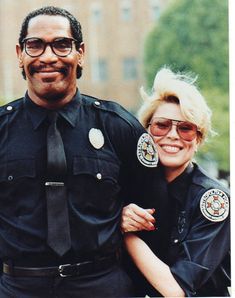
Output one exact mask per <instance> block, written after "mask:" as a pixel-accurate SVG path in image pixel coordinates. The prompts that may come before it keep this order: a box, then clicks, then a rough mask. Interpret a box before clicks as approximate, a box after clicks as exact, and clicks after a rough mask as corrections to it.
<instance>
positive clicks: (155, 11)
mask: <svg viewBox="0 0 235 298" xmlns="http://www.w3.org/2000/svg"><path fill="white" fill-rule="evenodd" d="M149 9H150V18H151V20H153V21H155V20H158V19H159V17H160V14H161V9H160V5H159V1H158V0H150V1H149Z"/></svg>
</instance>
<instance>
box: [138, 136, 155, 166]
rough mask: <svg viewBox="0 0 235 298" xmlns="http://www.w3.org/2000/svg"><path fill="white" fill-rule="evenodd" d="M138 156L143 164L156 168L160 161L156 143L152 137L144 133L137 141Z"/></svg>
mask: <svg viewBox="0 0 235 298" xmlns="http://www.w3.org/2000/svg"><path fill="white" fill-rule="evenodd" d="M137 157H138V160H139V161H140V162H141V163H142V165H144V166H146V167H149V168H155V167H156V166H157V163H158V153H157V148H156V146H155V144H154V141H153V139H152V137H151V136H150V135H149V134H147V133H143V134H142V135H141V136H140V138H139V140H138V143H137Z"/></svg>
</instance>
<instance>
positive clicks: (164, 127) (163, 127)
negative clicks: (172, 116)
mask: <svg viewBox="0 0 235 298" xmlns="http://www.w3.org/2000/svg"><path fill="white" fill-rule="evenodd" d="M171 127H172V122H171V120H168V119H160V118H159V119H155V120H154V121H153V122H152V123H151V125H150V133H151V134H152V135H153V136H156V137H160V136H165V135H166V134H167V133H168V132H169V131H170V129H171Z"/></svg>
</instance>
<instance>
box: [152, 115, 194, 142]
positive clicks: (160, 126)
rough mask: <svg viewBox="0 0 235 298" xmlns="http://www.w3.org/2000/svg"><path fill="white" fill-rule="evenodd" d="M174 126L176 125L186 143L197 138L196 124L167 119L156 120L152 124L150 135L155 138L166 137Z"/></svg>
mask: <svg viewBox="0 0 235 298" xmlns="http://www.w3.org/2000/svg"><path fill="white" fill-rule="evenodd" d="M172 125H176V129H177V133H178V135H179V136H180V137H181V138H182V139H183V140H185V141H192V140H194V139H195V138H196V136H197V126H196V125H195V124H193V123H190V122H187V121H185V122H184V121H177V120H171V119H165V118H154V119H153V121H152V122H151V124H150V133H151V135H153V136H155V137H162V136H165V135H167V134H168V133H169V131H170V130H171V128H172Z"/></svg>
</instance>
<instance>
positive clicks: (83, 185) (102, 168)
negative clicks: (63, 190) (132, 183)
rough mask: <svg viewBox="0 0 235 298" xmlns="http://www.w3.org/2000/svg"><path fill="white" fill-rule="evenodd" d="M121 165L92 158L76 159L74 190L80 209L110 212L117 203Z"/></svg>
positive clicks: (74, 165) (74, 164)
mask: <svg viewBox="0 0 235 298" xmlns="http://www.w3.org/2000/svg"><path fill="white" fill-rule="evenodd" d="M118 178H119V165H118V164H116V163H115V162H112V161H108V160H104V159H99V158H92V157H74V161H73V186H72V187H73V189H74V191H76V193H77V196H76V198H77V203H78V204H79V207H80V208H87V207H91V208H94V207H95V208H96V209H102V210H103V211H104V210H107V211H108V210H110V209H111V208H112V207H113V204H115V202H116V198H117V196H118V193H119V190H120V186H119V183H118Z"/></svg>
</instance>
